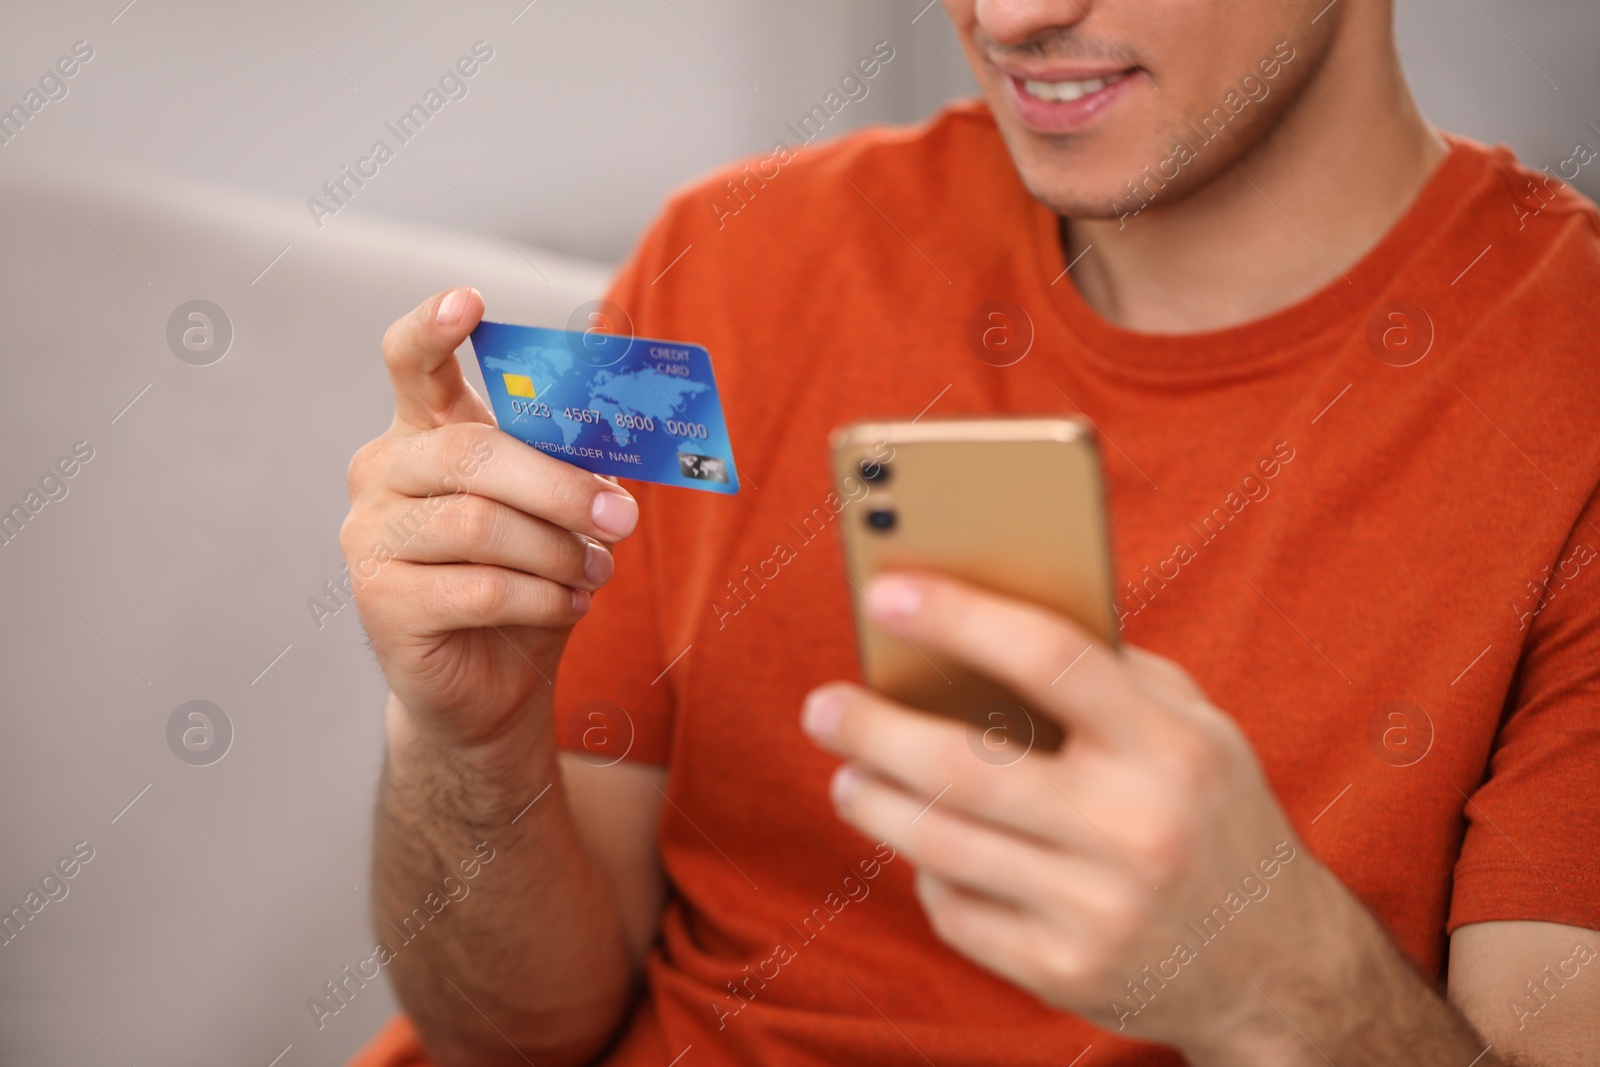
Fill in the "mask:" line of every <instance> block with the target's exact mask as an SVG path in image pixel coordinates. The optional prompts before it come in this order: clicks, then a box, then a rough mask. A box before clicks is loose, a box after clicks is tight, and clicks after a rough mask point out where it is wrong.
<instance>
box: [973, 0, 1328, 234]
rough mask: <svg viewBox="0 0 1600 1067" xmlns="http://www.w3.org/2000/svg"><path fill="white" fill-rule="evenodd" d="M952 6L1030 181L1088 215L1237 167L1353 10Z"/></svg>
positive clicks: (1244, 1) (1246, 2)
mask: <svg viewBox="0 0 1600 1067" xmlns="http://www.w3.org/2000/svg"><path fill="white" fill-rule="evenodd" d="M944 3H945V7H946V9H947V10H948V11H949V13H950V17H951V19H952V21H953V22H954V23H955V27H956V32H957V33H958V34H959V36H960V37H961V41H962V45H963V47H964V48H965V49H966V52H967V58H968V60H969V61H970V62H971V63H972V68H973V71H974V72H975V73H976V75H977V78H978V83H979V85H980V86H981V87H982V89H983V93H984V96H985V97H986V98H987V99H988V102H989V106H990V108H991V110H993V112H994V115H995V118H996V120H997V121H998V122H999V125H1000V131H1001V133H1002V134H1003V135H1004V137H1005V140H1006V144H1007V146H1008V148H1009V149H1010V151H1011V155H1012V158H1013V159H1014V160H1015V161H1016V165H1017V169H1018V171H1019V172H1020V173H1021V175H1022V179H1023V181H1024V183H1025V184H1026V185H1027V187H1028V189H1029V190H1030V191H1031V192H1032V193H1033V195H1034V196H1036V197H1037V198H1038V199H1039V200H1041V201H1043V202H1044V203H1045V204H1047V205H1048V206H1050V207H1051V208H1052V209H1054V210H1055V211H1057V212H1058V213H1060V214H1063V215H1066V216H1068V217H1079V218H1106V217H1112V216H1116V215H1120V214H1123V213H1126V212H1131V211H1137V210H1140V209H1141V206H1142V205H1144V204H1150V205H1152V206H1154V205H1158V204H1159V205H1163V206H1165V205H1170V204H1172V203H1174V202H1176V201H1177V200H1179V199H1181V198H1182V197H1184V196H1186V195H1188V194H1189V193H1192V192H1193V191H1195V190H1196V189H1199V188H1200V187H1202V186H1204V185H1205V184H1206V183H1207V182H1209V181H1210V180H1211V179H1212V178H1213V177H1215V176H1216V175H1217V174H1219V173H1221V172H1222V171H1224V170H1226V169H1227V168H1228V167H1229V166H1230V165H1231V164H1232V163H1233V162H1234V161H1236V160H1238V159H1239V158H1240V157H1241V156H1243V155H1244V154H1245V153H1247V152H1248V151H1249V150H1250V149H1251V148H1253V147H1255V146H1256V145H1257V144H1259V143H1260V142H1261V140H1262V138H1263V137H1264V136H1265V135H1266V134H1267V133H1269V132H1270V131H1271V130H1272V129H1274V128H1275V127H1276V126H1277V125H1278V124H1279V122H1280V121H1281V120H1282V118H1283V117H1284V115H1285V114H1286V113H1287V112H1288V111H1289V110H1290V108H1291V106H1292V105H1293V103H1294V102H1295V101H1296V100H1297V99H1298V98H1299V97H1300V95H1301V91H1302V90H1303V88H1304V87H1305V86H1306V84H1307V83H1308V82H1309V81H1310V80H1311V78H1312V76H1313V75H1314V74H1315V73H1316V72H1317V70H1318V68H1319V67H1320V66H1321V65H1322V63H1323V60H1324V59H1325V58H1326V55H1327V53H1328V49H1329V47H1330V44H1331V41H1332V38H1333V31H1334V28H1335V26H1336V25H1337V24H1338V20H1339V19H1340V17H1341V15H1342V14H1343V11H1342V9H1343V8H1345V7H1348V6H1349V4H1348V2H1347V3H1344V4H1335V5H1334V6H1332V7H1331V8H1329V9H1328V10H1326V11H1324V12H1323V13H1322V14H1321V16H1320V17H1318V12H1319V11H1321V10H1322V9H1323V6H1324V4H1325V3H1326V0H944ZM1313 18H1316V21H1315V22H1313V21H1312V20H1313ZM1130 183H1131V184H1130Z"/></svg>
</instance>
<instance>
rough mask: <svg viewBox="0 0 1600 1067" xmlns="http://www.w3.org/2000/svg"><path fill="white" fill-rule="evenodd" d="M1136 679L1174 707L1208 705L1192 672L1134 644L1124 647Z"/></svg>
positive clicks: (1123, 653) (1124, 655) (1125, 655)
mask: <svg viewBox="0 0 1600 1067" xmlns="http://www.w3.org/2000/svg"><path fill="white" fill-rule="evenodd" d="M1122 655H1123V658H1124V659H1126V660H1127V661H1128V666H1129V667H1130V668H1132V670H1133V674H1134V677H1135V678H1136V679H1137V680H1138V681H1139V682H1140V683H1141V684H1142V685H1144V687H1145V688H1146V689H1148V690H1150V692H1152V693H1154V694H1156V695H1158V696H1162V697H1164V698H1166V700H1167V702H1168V703H1170V704H1172V705H1173V706H1174V707H1182V706H1185V705H1189V704H1196V703H1205V701H1206V695H1205V692H1204V691H1203V690H1202V689H1201V688H1200V687H1199V686H1198V685H1196V684H1195V681H1194V679H1193V678H1190V677H1189V673H1188V672H1187V671H1185V670H1184V669H1183V668H1182V667H1180V666H1178V665H1177V664H1176V663H1174V662H1172V661H1171V660H1170V659H1168V658H1167V657H1165V656H1161V655H1157V654H1156V653H1154V652H1151V651H1149V650H1148V649H1143V648H1137V647H1135V646H1133V645H1123V646H1122Z"/></svg>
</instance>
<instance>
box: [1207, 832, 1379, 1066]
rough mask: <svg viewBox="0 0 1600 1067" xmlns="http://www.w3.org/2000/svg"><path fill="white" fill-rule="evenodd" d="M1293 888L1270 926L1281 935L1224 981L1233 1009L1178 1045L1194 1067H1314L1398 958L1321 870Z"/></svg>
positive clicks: (1312, 869) (1366, 1006) (1365, 1011)
mask: <svg viewBox="0 0 1600 1067" xmlns="http://www.w3.org/2000/svg"><path fill="white" fill-rule="evenodd" d="M1308 858H1309V857H1308ZM1295 889H1296V895H1297V896H1299V898H1300V899H1299V901H1298V904H1297V906H1296V907H1295V908H1294V909H1293V910H1292V912H1291V913H1290V914H1288V915H1284V916H1283V917H1282V921H1281V922H1280V924H1278V930H1280V931H1285V930H1286V931H1289V932H1288V933H1287V934H1282V935H1278V936H1274V937H1272V938H1271V939H1270V940H1268V941H1267V942H1266V943H1265V944H1264V945H1263V946H1262V949H1261V951H1258V952H1255V953H1250V954H1247V955H1246V957H1245V959H1244V960H1241V961H1240V962H1241V963H1243V964H1244V965H1243V966H1241V967H1239V968H1237V969H1236V970H1235V972H1234V974H1233V976H1232V978H1231V980H1230V984H1231V985H1232V986H1233V987H1234V989H1235V995H1234V998H1233V1000H1234V1003H1235V1005H1236V1006H1237V1010H1236V1011H1234V1012H1232V1013H1230V1015H1229V1017H1228V1018H1227V1019H1226V1020H1217V1022H1219V1023H1220V1025H1214V1026H1212V1027H1209V1028H1208V1032H1207V1033H1206V1034H1205V1035H1203V1036H1202V1037H1201V1038H1200V1039H1199V1040H1198V1041H1196V1042H1195V1043H1193V1044H1189V1043H1186V1044H1185V1045H1184V1049H1183V1051H1184V1053H1185V1055H1186V1056H1187V1057H1188V1059H1189V1060H1190V1062H1191V1063H1193V1064H1195V1065H1197V1067H1205V1065H1211V1064H1216V1065H1219V1067H1220V1065H1223V1064H1226V1065H1230V1067H1238V1065H1244V1067H1252V1065H1258V1064H1259V1065H1261V1067H1268V1065H1272V1067H1282V1065H1285V1064H1299V1063H1308V1064H1309V1063H1319V1064H1320V1063H1322V1062H1323V1054H1327V1055H1330V1056H1331V1055H1335V1049H1334V1044H1331V1043H1337V1042H1338V1040H1339V1039H1340V1035H1341V1034H1342V1033H1343V1032H1346V1031H1347V1030H1348V1029H1351V1028H1356V1027H1361V1026H1364V1025H1367V1022H1368V1018H1367V1017H1368V1016H1369V1015H1370V1014H1371V1013H1372V1010H1373V1005H1374V1002H1375V1001H1379V1002H1381V1001H1382V1000H1383V999H1384V994H1383V992H1382V987H1384V986H1386V985H1387V984H1389V983H1388V981H1387V979H1388V978H1390V977H1392V976H1390V975H1388V971H1389V970H1390V969H1391V968H1390V967H1389V963H1390V957H1397V956H1398V952H1397V950H1396V949H1395V948H1394V946H1393V945H1391V944H1390V943H1389V941H1388V938H1387V936H1386V935H1385V934H1384V932H1383V930H1382V928H1381V927H1380V926H1379V925H1378V923H1377V921H1376V920H1375V919H1373V917H1372V916H1371V914H1370V913H1368V911H1367V910H1366V908H1365V907H1363V906H1362V904H1361V902H1360V901H1359V900H1357V899H1356V897H1355V896H1354V894H1352V893H1351V892H1350V890H1349V889H1348V888H1347V887H1345V885H1344V884H1343V883H1341V882H1340V881H1339V880H1338V878H1337V877H1336V876H1335V875H1334V874H1333V872H1331V871H1329V870H1328V869H1327V868H1326V867H1323V866H1322V865H1321V864H1318V863H1312V864H1308V865H1307V866H1306V868H1304V869H1303V877H1302V880H1301V883H1300V884H1299V885H1298V886H1296V887H1295ZM1402 965H1403V964H1402Z"/></svg>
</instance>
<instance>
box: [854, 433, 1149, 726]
mask: <svg viewBox="0 0 1600 1067" xmlns="http://www.w3.org/2000/svg"><path fill="white" fill-rule="evenodd" d="M829 443H830V445H831V447H832V450H833V472H834V481H835V483H836V484H837V486H838V490H839V494H840V496H841V498H842V499H844V500H845V501H848V502H849V506H848V507H847V508H845V514H844V516H843V518H844V521H843V523H842V529H843V537H844V554H845V568H846V572H847V577H848V580H849V582H850V586H851V595H852V600H853V603H854V606H855V622H856V634H857V641H858V643H859V648H860V654H861V667H862V673H863V676H864V677H865V679H866V682H867V684H868V685H869V686H871V687H872V688H873V689H876V690H878V691H879V692H881V693H883V694H884V695H885V696H888V697H890V698H891V699H893V700H897V701H899V702H901V703H904V704H907V705H910V706H912V707H917V708H922V709H925V710H927V711H931V712H934V713H936V714H940V715H948V716H951V717H953V718H957V719H961V720H964V721H966V722H969V723H971V724H973V725H974V726H975V727H978V728H981V729H982V730H983V731H984V733H983V736H984V737H985V738H986V739H988V738H996V737H998V738H1000V747H1002V748H1003V747H1004V746H1007V745H1011V746H1021V747H1020V751H1023V752H1026V750H1027V749H1029V748H1040V749H1044V750H1052V749H1055V748H1057V747H1059V745H1060V743H1061V731H1060V728H1059V727H1058V726H1057V725H1056V724H1055V723H1054V722H1053V721H1051V720H1049V719H1046V718H1044V717H1042V716H1040V715H1029V714H1028V713H1027V711H1026V710H1025V709H1024V708H1023V707H1022V705H1021V703H1020V702H1019V701H1018V700H1017V698H1016V697H1015V696H1014V695H1012V694H1011V693H1010V692H1008V691H1007V690H1006V689H1005V688H1004V687H1002V686H1000V685H999V684H997V683H996V682H994V681H992V680H991V679H989V678H987V677H985V676H984V675H983V674H981V673H979V672H977V671H975V670H972V669H970V668H968V667H966V666H964V665H962V664H960V663H957V662H956V661H954V660H952V659H951V658H949V657H948V656H944V655H940V654H938V653H936V652H934V651H932V650H931V649H924V648H919V647H917V645H916V644H915V643H914V642H912V641H910V640H908V639H906V638H905V637H903V636H901V635H900V634H899V633H897V632H896V630H895V629H894V628H893V627H892V626H889V625H886V624H885V623H884V621H883V620H881V619H874V618H872V617H871V616H872V608H871V607H870V606H869V605H868V604H867V603H866V601H865V599H864V597H863V591H864V590H865V589H866V586H867V583H868V582H869V581H870V580H871V579H872V577H873V576H874V575H875V574H877V573H878V572H879V571H883V570H888V569H891V568H914V569H918V570H929V571H937V572H940V573H944V574H948V575H951V576H953V577H957V578H961V579H964V580H966V581H969V582H972V583H974V584H976V585H981V586H985V587H987V588H989V589H992V590H994V591H996V592H999V593H1003V594H1005V595H1007V596H1012V597H1016V598H1019V599H1023V600H1029V601H1032V602H1034V603H1036V604H1039V605H1041V606H1043V607H1046V608H1049V609H1050V610H1052V611H1055V612H1059V613H1060V614H1062V615H1066V616H1068V617H1070V618H1072V619H1073V620H1075V621H1076V622H1077V623H1078V624H1079V625H1081V626H1083V627H1085V628H1086V629H1088V630H1089V631H1090V632H1091V633H1092V634H1094V636H1095V637H1097V638H1099V639H1100V640H1102V641H1104V642H1105V643H1107V644H1109V645H1113V646H1114V645H1115V644H1116V639H1117V625H1116V615H1115V612H1114V610H1113V607H1112V584H1111V583H1112V569H1111V547H1110V539H1109V536H1108V533H1107V529H1106V510H1105V488H1104V482H1103V479H1102V477H1101V466H1100V452H1099V448H1098V447H1097V446H1096V444H1095V438H1094V433H1093V430H1092V428H1091V427H1090V426H1089V425H1088V423H1086V422H1085V421H1084V420H1082V419H1075V418H985V419H950V420H930V421H927V422H874V423H857V424H855V425H853V426H847V427H844V428H842V429H839V430H836V431H834V433H833V436H832V438H831V440H830V442H829ZM1061 666H1062V667H1063V668H1065V667H1067V666H1068V664H1066V663H1062V664H1061ZM1045 681H1046V682H1048V681H1050V679H1045ZM997 730H998V731H1003V735H1002V734H996V733H994V731H997ZM989 747H990V748H991V749H993V748H995V747H996V746H994V745H990V746H989ZM1012 750H1013V751H1016V750H1018V749H1012ZM981 754H982V753H980V755H981ZM1019 758H1020V757H1019Z"/></svg>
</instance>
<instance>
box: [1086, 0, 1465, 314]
mask: <svg viewBox="0 0 1600 1067" xmlns="http://www.w3.org/2000/svg"><path fill="white" fill-rule="evenodd" d="M1384 6H1385V5H1370V6H1368V7H1366V8H1360V9H1352V10H1351V12H1350V14H1351V15H1355V14H1356V12H1357V11H1361V12H1363V14H1364V15H1365V19H1364V21H1353V22H1352V23H1348V24H1346V25H1344V26H1341V27H1340V33H1339V40H1338V41H1337V42H1336V43H1335V44H1334V45H1333V46H1332V47H1331V48H1330V50H1329V52H1328V54H1327V56H1326V58H1325V61H1324V63H1323V65H1322V68H1321V69H1320V70H1319V71H1318V72H1317V73H1316V74H1315V75H1314V76H1313V78H1312V80H1311V82H1310V84H1308V85H1306V86H1305V88H1304V91H1303V92H1302V94H1301V96H1300V98H1299V99H1298V100H1297V101H1296V102H1295V104H1294V106H1293V108H1292V109H1291V110H1290V112H1289V113H1288V114H1287V115H1285V116H1284V117H1283V120H1282V122H1281V123H1280V124H1279V125H1278V126H1277V127H1276V128H1275V129H1274V130H1273V131H1272V132H1271V133H1269V134H1268V135H1267V136H1266V137H1265V138H1263V139H1262V141H1261V142H1260V143H1258V144H1257V145H1256V146H1255V147H1254V148H1252V149H1251V150H1250V151H1249V152H1247V153H1246V154H1245V155H1244V156H1242V157H1241V158H1240V159H1238V160H1237V161H1235V162H1234V163H1233V164H1232V166H1230V167H1229V168H1228V169H1227V170H1226V171H1224V172H1223V173H1221V174H1220V175H1218V176H1217V177H1216V178H1215V179H1213V180H1212V181H1211V182H1210V183H1209V184H1208V185H1206V186H1205V187H1204V188H1202V189H1200V190H1198V191H1196V192H1195V193H1193V194H1192V195H1190V196H1188V197H1186V198H1185V199H1182V200H1179V201H1176V202H1174V203H1172V204H1169V205H1161V204H1159V203H1152V204H1151V205H1150V206H1149V207H1148V208H1146V209H1145V210H1144V211H1143V212H1141V213H1140V214H1139V215H1138V216H1137V217H1136V218H1130V219H1127V220H1125V221H1119V220H1117V219H1078V220H1071V221H1069V222H1067V223H1066V225H1064V227H1063V237H1064V241H1065V244H1066V253H1067V259H1068V261H1069V262H1071V261H1073V260H1076V261H1077V265H1076V266H1075V267H1073V270H1072V277H1073V281H1074V282H1075V283H1076V284H1077V287H1078V290H1079V292H1080V293H1081V294H1082V296H1083V298H1084V300H1085V301H1086V302H1087V303H1088V304H1089V305H1090V306H1091V307H1093V308H1094V309H1095V310H1096V311H1098V312H1099V313H1100V314H1101V315H1102V316H1104V317H1105V318H1106V319H1108V320H1110V321H1111V322H1114V323H1116V324H1118V325H1120V326H1123V327H1126V328H1128V329H1132V330H1139V331H1142V332H1147V333H1168V334H1175V333H1199V332H1204V331H1208V330H1218V329H1223V328H1226V327H1229V326H1234V325H1238V324H1240V323H1244V322H1249V321H1252V320H1254V319H1259V318H1262V317H1264V316H1266V315H1270V314H1272V313H1273V312H1275V311H1278V310H1280V309H1282V308H1285V307H1288V306H1289V305H1291V304H1294V303H1295V302H1297V301H1299V300H1301V299H1303V298H1305V297H1307V296H1309V295H1310V294H1312V293H1314V292H1316V291H1317V290H1319V289H1321V288H1323V287H1324V286H1326V285H1328V284H1330V283H1333V282H1343V281H1344V274H1345V272H1346V271H1348V270H1349V268H1350V267H1352V266H1353V265H1354V264H1355V263H1356V262H1358V261H1359V260H1360V259H1361V258H1362V256H1364V255H1365V254H1366V253H1367V252H1369V251H1370V250H1371V249H1372V248H1373V246H1375V245H1376V244H1377V243H1378V242H1379V241H1380V240H1382V238H1383V236H1384V234H1386V233H1387V232H1388V231H1389V230H1390V229H1391V228H1392V227H1393V226H1394V224H1395V223H1396V222H1397V221H1398V220H1399V219H1400V217H1401V216H1402V215H1404V214H1405V212H1406V210H1407V209H1408V208H1409V207H1410V206H1411V204H1412V202H1413V201H1414V200H1415V199H1416V196H1417V194H1418V192H1419V191H1420V190H1421V189H1422V186H1423V185H1424V184H1425V183H1426V182H1427V180H1428V177H1429V176H1430V175H1431V174H1432V173H1433V170H1434V168H1435V167H1436V166H1437V165H1438V164H1439V162H1440V160H1442V159H1443V158H1444V157H1445V155H1446V154H1447V153H1448V147H1447V146H1446V145H1445V143H1444V142H1443V140H1442V139H1440V137H1439V135H1438V134H1437V133H1435V132H1434V131H1433V129H1432V128H1431V127H1430V126H1428V124H1427V123H1426V122H1425V121H1424V120H1423V118H1422V115H1421V113H1420V112H1419V111H1418V109H1417V106H1416V104H1415V102H1414V101H1413V100H1412V98H1411V93H1410V90H1409V89H1408V88H1407V87H1406V83H1405V78H1404V76H1403V75H1402V74H1401V71H1400V61H1399V57H1398V55H1396V53H1395V49H1394V42H1393V36H1392V34H1391V32H1390V29H1389V25H1388V19H1387V12H1386V11H1381V10H1380V9H1381V8H1383V7H1384ZM1380 16H1381V17H1380Z"/></svg>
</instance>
